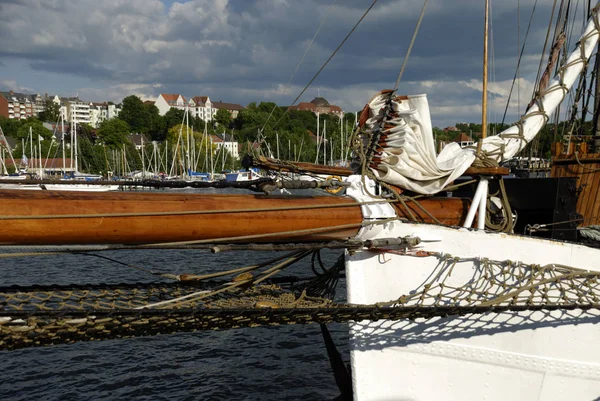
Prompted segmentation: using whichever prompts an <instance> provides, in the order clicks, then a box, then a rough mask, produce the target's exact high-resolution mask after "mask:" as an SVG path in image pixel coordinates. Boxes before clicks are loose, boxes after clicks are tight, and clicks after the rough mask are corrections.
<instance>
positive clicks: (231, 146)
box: [211, 133, 240, 159]
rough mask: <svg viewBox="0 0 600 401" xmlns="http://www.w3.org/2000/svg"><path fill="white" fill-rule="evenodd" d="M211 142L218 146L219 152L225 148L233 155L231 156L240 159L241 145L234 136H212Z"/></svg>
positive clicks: (223, 134)
mask: <svg viewBox="0 0 600 401" xmlns="http://www.w3.org/2000/svg"><path fill="white" fill-rule="evenodd" d="M211 140H212V143H213V144H215V145H217V152H218V151H219V150H220V149H221V148H222V147H224V148H225V149H226V150H227V151H228V152H229V153H230V154H231V156H233V157H235V158H236V159H237V158H239V157H240V150H239V149H240V145H239V143H238V142H237V141H236V140H235V138H234V137H233V135H229V134H225V133H222V134H216V135H211Z"/></svg>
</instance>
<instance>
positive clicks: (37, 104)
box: [31, 93, 48, 116]
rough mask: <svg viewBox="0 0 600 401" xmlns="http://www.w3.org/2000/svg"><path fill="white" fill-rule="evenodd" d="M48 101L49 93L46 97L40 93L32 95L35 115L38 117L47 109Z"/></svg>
mask: <svg viewBox="0 0 600 401" xmlns="http://www.w3.org/2000/svg"><path fill="white" fill-rule="evenodd" d="M46 99H48V94H47V93H46V94H45V95H44V97H42V96H40V94H39V93H38V94H35V95H31V101H32V102H33V114H35V115H36V116H37V115H39V114H40V113H41V112H42V111H44V108H45V107H46Z"/></svg>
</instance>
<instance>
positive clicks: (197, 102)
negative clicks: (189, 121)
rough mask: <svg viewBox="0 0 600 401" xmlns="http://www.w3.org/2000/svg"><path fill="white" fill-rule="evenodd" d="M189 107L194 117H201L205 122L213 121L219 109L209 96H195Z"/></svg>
mask: <svg viewBox="0 0 600 401" xmlns="http://www.w3.org/2000/svg"><path fill="white" fill-rule="evenodd" d="M188 106H189V110H190V114H191V115H192V117H200V118H201V119H202V120H204V121H212V120H213V119H214V117H215V114H217V108H216V107H215V105H214V104H213V103H212V102H211V101H210V98H209V97H208V96H194V97H193V98H191V99H190V101H189V102H188Z"/></svg>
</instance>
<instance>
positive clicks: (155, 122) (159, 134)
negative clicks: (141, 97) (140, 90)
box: [144, 103, 167, 142]
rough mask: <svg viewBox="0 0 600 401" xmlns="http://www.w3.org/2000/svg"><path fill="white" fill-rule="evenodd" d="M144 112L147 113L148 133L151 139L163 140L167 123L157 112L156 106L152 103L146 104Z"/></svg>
mask: <svg viewBox="0 0 600 401" xmlns="http://www.w3.org/2000/svg"><path fill="white" fill-rule="evenodd" d="M144 106H145V107H146V112H147V114H148V134H149V135H150V138H151V139H152V140H153V141H159V142H160V141H164V140H165V138H166V136H167V123H166V121H165V119H164V118H163V117H162V116H161V115H160V114H159V113H158V107H156V106H155V105H154V104H150V103H148V104H146V103H144Z"/></svg>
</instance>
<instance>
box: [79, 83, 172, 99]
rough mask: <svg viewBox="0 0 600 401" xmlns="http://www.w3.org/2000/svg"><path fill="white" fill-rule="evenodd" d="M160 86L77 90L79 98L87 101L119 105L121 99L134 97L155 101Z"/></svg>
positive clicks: (137, 85)
mask: <svg viewBox="0 0 600 401" xmlns="http://www.w3.org/2000/svg"><path fill="white" fill-rule="evenodd" d="M162 87H163V85H162V84H159V83H154V84H132V83H128V84H117V85H111V86H106V87H101V88H79V90H78V91H77V93H78V95H79V98H80V99H83V100H87V101H107V100H109V101H112V102H115V103H120V102H121V100H123V98H125V97H127V96H130V95H136V96H138V97H139V98H141V99H142V100H155V99H156V92H157V90H160V89H161V88H162Z"/></svg>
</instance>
